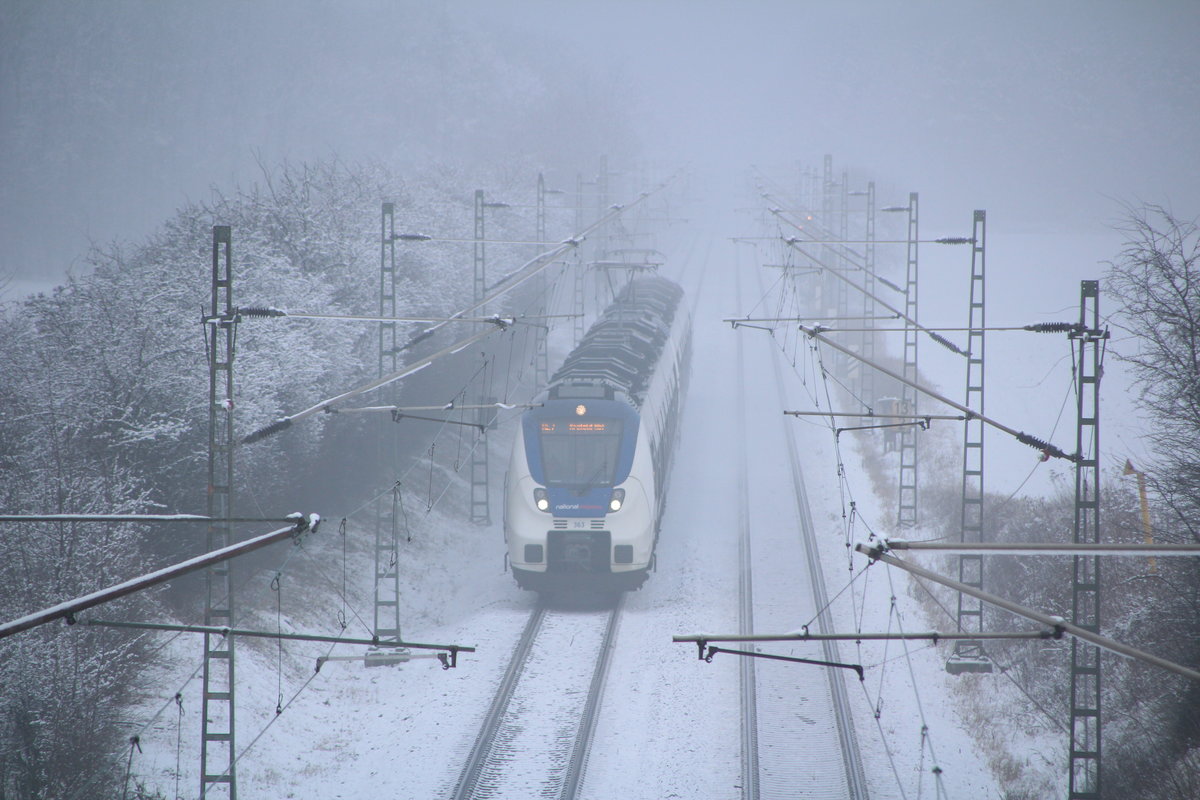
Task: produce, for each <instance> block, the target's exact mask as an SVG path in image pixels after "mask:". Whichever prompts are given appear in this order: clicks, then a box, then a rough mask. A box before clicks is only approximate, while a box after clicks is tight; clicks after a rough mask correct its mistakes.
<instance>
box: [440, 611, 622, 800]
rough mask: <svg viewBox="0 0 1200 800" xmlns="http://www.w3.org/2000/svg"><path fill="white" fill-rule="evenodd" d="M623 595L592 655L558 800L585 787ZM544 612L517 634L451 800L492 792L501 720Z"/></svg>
mask: <svg viewBox="0 0 1200 800" xmlns="http://www.w3.org/2000/svg"><path fill="white" fill-rule="evenodd" d="M623 604H624V595H621V596H620V598H619V599H618V600H617V602H616V603H615V604H614V606H613V608H612V609H611V611H610V612H609V616H608V620H607V622H606V624H605V628H604V632H603V634H602V636H601V641H600V645H599V647H598V649H597V652H596V661H595V665H594V666H593V668H592V672H591V678H590V681H589V684H588V691H587V696H586V698H585V700H584V703H583V707H582V709H581V711H580V716H579V724H578V726H577V728H576V735H575V738H574V740H573V741H572V742H571V745H570V750H569V753H568V754H567V759H566V766H565V770H564V773H563V775H564V777H563V783H562V786H561V787H560V789H559V793H558V795H557V796H558V797H559V798H560V800H572V799H573V798H575V797H576V796H577V795H578V793H579V790H580V788H581V787H582V784H583V778H584V770H585V767H586V765H587V758H588V753H589V751H590V747H591V740H592V735H593V734H594V732H595V726H596V720H597V718H598V714H599V709H600V701H601V698H602V695H603V690H604V683H605V680H606V679H607V676H608V669H609V665H610V663H611V662H610V657H611V653H612V650H613V646H614V644H615V641H616V634H617V628H618V624H619V621H620V615H621V609H622V607H623ZM546 617H547V608H546V607H545V606H544V605H541V604H539V605H538V607H537V608H535V609H534V611H533V612H532V613H531V614H530V617H529V621H528V622H526V624H525V628H524V630H523V631H522V633H521V637H520V639H518V641H517V645H516V647H515V648H514V650H513V657H512V659H511V661H510V662H509V665H508V668H507V669H506V670H505V673H504V677H503V679H502V680H501V681H500V686H499V688H498V689H497V690H496V694H495V696H494V697H493V699H492V703H491V705H490V706H489V709H488V713H487V715H486V716H485V717H484V720H483V723H482V725H481V726H480V729H479V733H478V735H477V736H476V737H475V743H474V745H473V747H472V748H471V753H470V755H469V756H468V758H467V761H466V763H465V764H464V765H463V768H462V771H461V772H460V774H459V779H458V782H457V784H456V785H455V787H454V792H453V795H452V796H453V797H454V798H455V800H468V798H474V797H483V796H491V795H492V789H491V788H490V787H487V786H482V785H481V782H482V779H483V777H484V775H485V773H486V772H487V771H488V770H489V769H490V768H497V769H502V766H501V765H500V763H499V762H501V761H502V760H503V759H501V758H500V757H499V756H498V755H497V753H496V745H497V740H498V739H499V738H500V734H501V732H502V731H503V729H504V726H505V720H506V718H507V717H508V716H509V713H510V708H511V707H512V701H513V699H514V697H516V696H517V691H518V685H519V684H520V682H521V678H522V676H523V675H524V673H525V671H526V669H527V668H528V666H529V658H530V654H531V653H532V652H533V649H534V646H535V644H536V643H537V641H538V638H539V635H541V634H542V632H543V630H544V629H545V622H546Z"/></svg>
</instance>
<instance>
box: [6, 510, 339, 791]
mask: <svg viewBox="0 0 1200 800" xmlns="http://www.w3.org/2000/svg"><path fill="white" fill-rule="evenodd" d="M311 519H312V523H311V524H310V522H309V520H305V519H304V517H302V516H300V515H296V522H295V524H292V525H289V526H287V527H285V528H280V529H279V530H275V531H271V532H270V533H264V534H262V535H261V536H255V537H254V538H252V539H247V540H246V541H244V542H238V543H237V544H231V545H229V546H228V547H222V548H221V549H219V550H214V551H211V552H207V553H202V554H201V555H198V556H196V557H194V558H189V559H187V560H186V561H181V562H179V563H178V564H172V565H171V566H169V567H163V568H162V569H160V570H156V571H154V572H150V573H147V574H145V575H140V576H138V577H136V578H131V579H130V580H127V581H125V582H124V583H118V584H116V585H114V586H110V587H108V588H107V589H100V590H99V591H95V592H92V593H91V594H87V595H84V596H83V597H77V598H75V599H74V600H67V601H66V602H63V603H59V604H58V605H56V606H51V607H50V608H45V609H42V610H41V611H35V612H34V613H32V614H27V615H25V616H24V617H20V618H19V619H15V620H12V621H11V622H6V623H4V624H3V625H0V639H4V638H6V637H8V636H12V635H13V634H16V633H20V632H22V631H27V630H29V629H30V628H36V627H38V626H39V625H45V624H46V623H47V622H53V621H54V620H56V619H65V620H67V622H68V623H73V622H74V621H75V615H76V614H78V613H79V612H80V611H86V610H87V609H89V608H94V607H95V606H99V605H103V604H104V603H108V602H111V601H113V600H117V599H119V598H122V597H125V596H126V595H131V594H133V593H135V592H140V591H142V590H143V589H149V588H150V587H151V586H157V585H159V584H161V583H166V582H167V581H169V580H171V579H173V578H178V577H180V576H182V575H187V574H188V573H190V572H195V571H196V570H200V569H204V568H205V567H211V566H212V565H214V564H223V563H225V562H227V561H229V560H231V559H234V558H236V557H237V556H241V555H245V554H246V553H250V552H253V551H255V550H258V549H260V548H262V547H266V546H267V545H270V544H274V543H275V542H280V541H283V540H284V539H287V538H289V537H293V536H296V535H298V534H299V533H301V532H303V531H305V530H309V529H310V528H315V526H316V524H317V523H319V518H317V517H315V515H314V516H313V517H312V518H311ZM212 627H221V628H223V627H228V626H224V625H218V626H212ZM201 788H203V787H201Z"/></svg>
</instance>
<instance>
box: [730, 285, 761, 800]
mask: <svg viewBox="0 0 1200 800" xmlns="http://www.w3.org/2000/svg"><path fill="white" fill-rule="evenodd" d="M736 269H737V265H736V263H735V270H736ZM734 286H735V288H734V296H735V298H736V302H737V304H738V306H739V307H740V306H741V304H742V275H741V271H740V270H738V271H736V272H735V284H734ZM744 341H745V340H744V338H743V337H741V336H739V337H737V386H738V389H737V409H736V414H737V437H738V445H739V446H738V479H737V496H738V521H737V525H738V563H739V567H740V568H739V570H738V630H739V631H741V632H742V633H743V634H749V633H751V632H753V631H754V583H753V577H754V576H753V563H754V562H753V560H752V558H751V542H750V482H749V477H748V475H747V473H748V472H749V466H748V463H747V461H748V459H747V456H746V446H747V445H746V391H747V388H746V359H745V354H744V353H745V345H744ZM756 675H757V671H756V669H755V664H754V662H753V661H752V660H751V659H748V658H743V659H741V660H740V661H739V663H738V684H739V691H740V695H741V703H740V705H741V711H742V724H741V747H742V798H743V800H758V797H759V795H760V794H761V786H760V781H759V777H760V767H759V759H758V687H757V681H756Z"/></svg>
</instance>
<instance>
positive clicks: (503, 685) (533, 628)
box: [454, 604, 546, 800]
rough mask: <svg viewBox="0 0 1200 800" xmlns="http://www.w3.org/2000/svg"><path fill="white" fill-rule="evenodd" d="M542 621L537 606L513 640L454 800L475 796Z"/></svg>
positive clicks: (542, 612)
mask: <svg viewBox="0 0 1200 800" xmlns="http://www.w3.org/2000/svg"><path fill="white" fill-rule="evenodd" d="M545 617H546V607H545V606H543V605H541V604H539V605H538V606H537V608H535V609H534V610H533V613H531V614H530V615H529V620H528V621H527V622H526V623H525V629H524V630H523V631H522V632H521V638H520V639H518V640H517V646H516V648H515V649H514V650H513V655H512V658H511V659H510V660H509V663H508V669H506V670H505V671H504V677H503V678H502V679H501V680H500V687H499V688H498V689H497V690H496V696H495V697H493V698H492V705H491V707H490V708H488V713H487V716H486V717H484V719H483V725H481V726H480V728H479V733H478V735H476V737H475V744H474V746H473V747H472V748H471V754H470V755H469V756H468V757H467V763H466V764H465V765H464V766H463V769H462V772H461V774H460V775H459V778H458V784H457V785H456V786H455V787H454V798H455V800H467V798H471V797H474V796H475V788H476V786H477V785H478V784H479V778H480V776H481V775H482V774H483V769H484V767H485V766H487V761H488V756H489V755H490V754H491V751H492V746H493V745H494V744H495V742H496V732H497V731H499V730H500V723H501V722H502V721H503V720H504V715H505V714H506V713H508V705H509V702H510V701H511V700H512V697H513V693H514V691H515V690H516V687H517V681H518V680H519V679H520V677H521V673H522V672H523V671H524V669H525V664H526V662H527V661H528V660H529V653H530V651H532V650H533V643H534V640H536V639H537V633H538V630H539V629H540V628H541V626H542V620H544V619H545Z"/></svg>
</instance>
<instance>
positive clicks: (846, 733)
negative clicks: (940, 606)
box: [759, 273, 869, 800]
mask: <svg viewBox="0 0 1200 800" xmlns="http://www.w3.org/2000/svg"><path fill="white" fill-rule="evenodd" d="M759 280H760V286H761V273H760V277H759ZM770 360H771V369H772V371H773V373H774V378H775V389H776V393H777V396H778V407H779V408H780V409H784V408H788V407H789V403H788V396H787V388H786V386H785V384H784V380H783V367H782V365H781V364H780V352H779V350H778V349H777V348H776V347H774V346H773V345H772V346H771V359H770ZM777 414H778V419H779V424H780V425H781V426H782V429H781V430H780V436H781V438H782V439H783V441H784V444H785V445H786V450H787V461H788V471H789V473H790V480H789V484H790V490H791V491H790V493H791V495H792V498H793V500H794V502H795V517H796V519H797V520H798V521H799V523H800V530H799V543H800V545H801V547H802V548H803V551H804V555H805V557H804V558H803V559H802V560H803V561H804V563H805V566H806V572H807V577H808V583H809V589H810V593H811V600H812V604H813V607H814V608H815V609H816V610H817V612H816V620H817V626H818V629H819V632H820V633H833V632H834V626H833V624H832V619H831V617H830V614H829V610H828V604H829V595H828V593H827V591H826V589H825V576H824V573H823V572H822V569H821V560H820V553H819V551H818V547H817V538H816V532H815V529H814V527H813V521H812V511H811V507H810V505H809V501H808V492H807V490H806V489H805V485H804V473H803V471H802V469H801V464H800V455H799V451H798V449H797V446H796V438H795V431H794V430H793V427H792V425H791V423H790V421H789V420H788V418H787V417H786V416H784V415H783V414H779V413H778V412H777ZM821 646H822V650H823V655H822V657H823V659H824V660H825V661H830V662H840V661H841V658H840V657H839V655H838V646H837V642H836V641H824V642H822V643H821ZM825 679H826V681H827V683H828V687H829V698H830V702H831V704H832V708H833V716H834V726H835V728H836V732H837V739H838V745H839V747H838V749H839V750H840V751H841V756H842V768H843V770H844V772H845V781H846V783H845V788H846V790H847V793H848V794H847V796H848V797H849V798H851V800H867V798H868V796H869V795H868V791H867V783H866V777H865V775H864V772H863V764H862V757H861V755H860V754H859V751H858V741H857V738H856V736H855V733H854V719H853V716H852V714H851V709H850V701H849V698H848V696H847V692H846V684H845V681H844V674H843V673H842V671H841V670H837V669H829V668H826V669H825Z"/></svg>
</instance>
